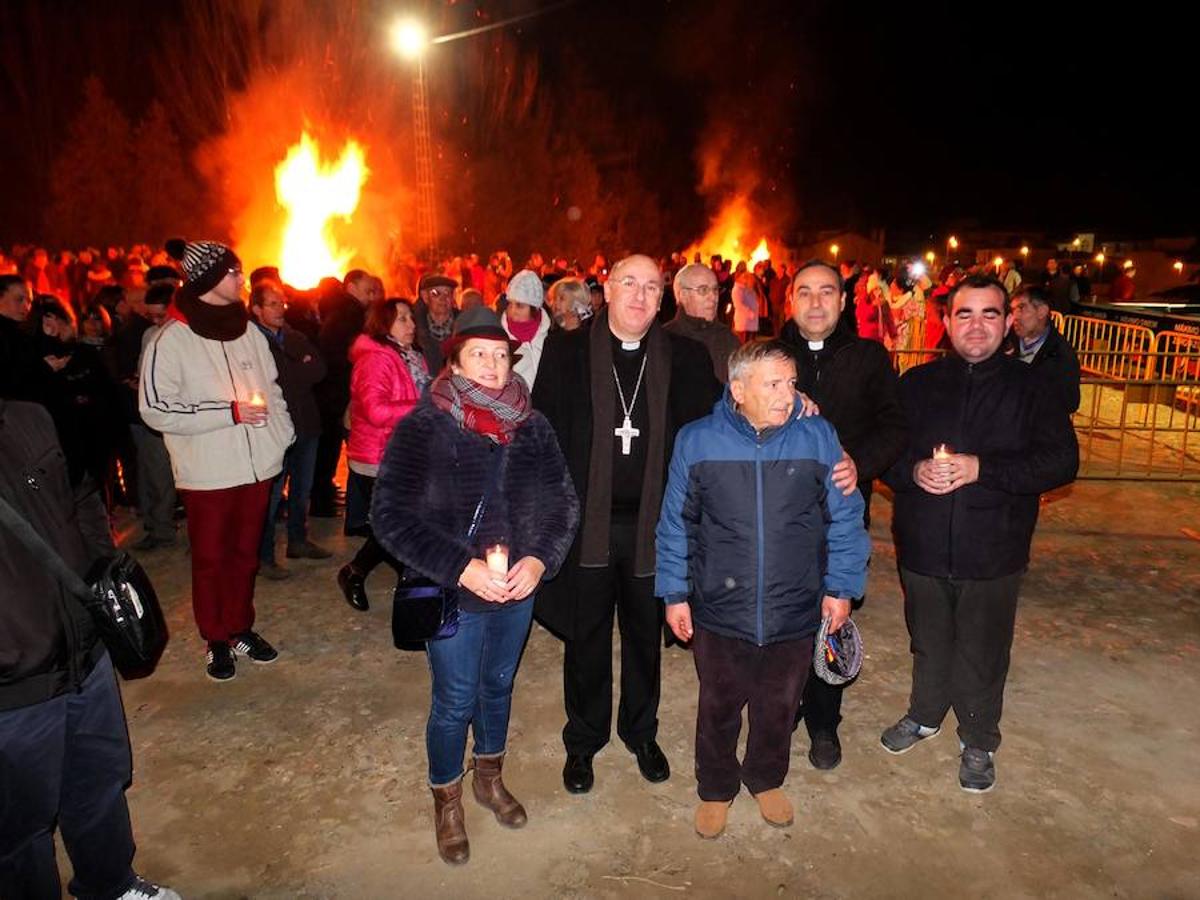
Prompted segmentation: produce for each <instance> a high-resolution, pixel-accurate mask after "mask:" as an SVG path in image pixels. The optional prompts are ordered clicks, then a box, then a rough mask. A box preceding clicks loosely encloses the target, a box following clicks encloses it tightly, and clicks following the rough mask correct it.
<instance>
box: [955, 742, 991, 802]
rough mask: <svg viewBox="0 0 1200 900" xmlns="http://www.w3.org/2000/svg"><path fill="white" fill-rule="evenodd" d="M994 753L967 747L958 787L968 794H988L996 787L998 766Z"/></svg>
mask: <svg viewBox="0 0 1200 900" xmlns="http://www.w3.org/2000/svg"><path fill="white" fill-rule="evenodd" d="M992 755H993V754H992V753H991V752H990V751H988V750H980V749H979V748H978V747H965V748H963V752H962V762H961V763H959V766H958V786H959V787H960V788H962V789H963V790H964V791H966V792H967V793H968V794H986V793H987V792H988V791H990V790H991V789H992V788H994V787H995V786H996V764H995V763H994V762H993V761H992Z"/></svg>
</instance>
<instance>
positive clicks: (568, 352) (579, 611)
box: [533, 255, 721, 794]
mask: <svg viewBox="0 0 1200 900" xmlns="http://www.w3.org/2000/svg"><path fill="white" fill-rule="evenodd" d="M662 293H663V275H662V272H661V271H660V270H659V268H658V265H657V264H656V263H655V262H654V260H652V259H650V258H649V257H646V256H640V255H638V256H631V257H628V258H627V259H624V260H621V261H620V262H619V263H617V265H615V266H613V269H612V273H611V274H610V276H609V279H608V281H607V282H606V283H605V285H604V295H605V297H606V298H607V300H608V306H607V307H606V308H605V309H604V310H602V311H601V312H600V313H599V315H597V316H596V318H595V319H594V320H593V321H592V322H591V323H590V324H585V325H584V326H583V327H582V328H579V329H577V330H575V331H557V332H554V333H552V334H551V335H550V337H549V338H548V339H547V341H546V345H545V351H544V352H543V355H542V362H541V365H540V367H539V369H538V373H539V374H538V379H537V385H536V386H535V389H534V393H533V403H534V406H536V407H537V408H538V409H539V410H541V411H542V412H543V413H544V414H545V416H546V418H547V419H549V420H550V424H551V425H553V426H554V431H555V433H556V434H557V436H558V443H559V446H560V447H561V448H562V451H563V455H564V456H565V457H566V460H567V466H568V468H569V469H570V471H571V478H572V480H573V481H574V483H575V488H576V490H577V491H578V492H579V497H580V504H581V508H582V510H583V514H582V518H581V524H580V528H579V533H578V535H577V536H576V539H575V542H574V544H573V546H572V548H571V552H570V554H569V555H568V557H567V562H566V563H565V565H564V566H563V569H562V572H561V573H560V574H559V576H558V577H557V578H555V579H554V580H553V581H549V582H547V583H546V585H545V586H544V588H543V590H542V591H541V592H540V593H539V594H538V596H537V601H536V607H535V609H536V615H537V616H538V619H539V621H541V622H542V624H543V625H545V626H546V627H547V628H549V629H550V630H551V631H553V632H554V633H555V634H557V635H558V636H559V637H561V638H562V639H563V640H564V642H565V644H566V648H565V653H564V660H563V667H564V672H563V681H564V699H565V703H566V712H567V725H566V727H565V728H564V729H563V743H564V745H565V746H566V751H567V762H566V766H565V767H564V769H563V784H564V785H565V786H566V788H567V790H568V791H570V792H571V793H575V794H582V793H586V792H587V791H589V790H591V788H592V784H593V781H594V778H593V773H592V757H593V756H594V755H595V754H596V753H597V752H598V751H599V750H600V749H601V748H602V747H603V746H604V745H605V744H607V743H608V741H609V738H610V736H611V730H612V690H613V683H612V631H613V615H614V610H615V612H616V614H617V616H618V620H619V627H620V632H621V701H620V707H619V711H618V714H617V735H618V737H620V738H621V740H622V741H623V742H624V743H625V745H626V747H628V748H629V750H630V751H631V752H632V753H634V755H635V756H636V757H637V762H638V768H639V769H640V770H641V773H642V775H643V777H645V778H646V779H647V780H648V781H651V782H658V781H665V780H666V779H667V778H669V777H670V773H671V770H670V765H669V764H668V762H667V758H666V757H665V756H664V755H663V752H662V750H661V749H660V748H659V746H658V743H657V740H656V738H657V736H658V699H659V687H660V680H659V663H660V656H661V651H662V647H661V643H660V640H661V635H662V626H663V609H662V604H660V603H658V602H657V601H656V600H655V599H654V579H653V576H654V565H655V556H654V529H655V526H656V524H657V522H658V514H659V508H660V506H661V504H662V496H663V487H664V484H665V481H666V470H667V463H668V462H669V460H670V458H671V451H672V448H673V445H674V440H675V433H676V432H677V431H678V430H679V428H681V427H682V426H683V425H686V424H687V423H688V422H690V421H692V420H693V419H698V418H700V417H701V416H703V415H707V414H708V412H709V410H710V409H711V408H712V405H713V404H714V403H715V402H716V400H717V397H719V396H720V393H721V386H720V384H719V382H718V381H717V379H716V378H715V377H714V375H713V367H712V361H711V360H710V358H709V356H708V353H707V351H706V350H705V349H704V347H703V346H702V345H701V344H698V343H697V342H696V341H693V340H690V339H688V338H684V337H679V336H678V335H674V334H671V333H669V332H666V331H664V330H663V327H662V326H661V325H660V324H658V322H657V321H656V319H655V316H656V315H657V313H658V304H659V301H660V300H661V299H662Z"/></svg>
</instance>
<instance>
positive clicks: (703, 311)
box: [663, 263, 741, 384]
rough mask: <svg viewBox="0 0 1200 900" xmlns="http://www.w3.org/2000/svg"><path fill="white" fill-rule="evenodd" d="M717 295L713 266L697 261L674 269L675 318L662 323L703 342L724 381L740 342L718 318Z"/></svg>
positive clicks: (716, 370)
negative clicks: (731, 357) (730, 361)
mask: <svg viewBox="0 0 1200 900" xmlns="http://www.w3.org/2000/svg"><path fill="white" fill-rule="evenodd" d="M718 295H719V288H718V287H717V276H716V275H714V274H713V270H712V269H710V268H709V267H708V266H702V265H699V264H696V263H692V264H689V265H686V266H684V267H683V268H682V269H680V270H679V271H678V272H676V273H675V297H676V301H677V303H678V306H677V310H676V313H675V318H673V319H671V321H669V322H667V324H666V325H664V326H663V327H664V328H665V329H666V330H667V331H669V332H672V333H674V334H678V335H681V336H683V337H686V338H691V339H692V340H693V341H699V342H700V343H701V344H703V345H704V346H705V348H706V349H707V350H708V355H709V356H711V357H712V364H713V374H714V375H716V376H717V380H718V381H720V382H721V384H725V383H726V382H727V381H729V356H730V354H732V353H733V351H734V350H736V349H737V348H738V347H739V346H741V345H740V344H739V343H738V339H737V338H736V337H735V336H734V334H733V332H732V331H730V330H729V328H728V326H726V325H725V324H724V323H723V322H718V321H717V297H718Z"/></svg>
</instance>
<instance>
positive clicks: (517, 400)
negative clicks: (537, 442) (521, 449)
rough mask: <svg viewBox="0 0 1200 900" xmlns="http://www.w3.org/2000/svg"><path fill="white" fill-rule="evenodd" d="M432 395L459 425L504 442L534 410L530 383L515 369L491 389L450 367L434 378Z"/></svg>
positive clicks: (510, 439)
mask: <svg viewBox="0 0 1200 900" xmlns="http://www.w3.org/2000/svg"><path fill="white" fill-rule="evenodd" d="M429 395H430V398H431V399H432V400H433V404H434V406H436V407H437V408H438V409H440V410H441V411H442V412H446V413H449V414H450V415H451V416H452V417H453V419H454V421H455V422H457V423H458V425H459V427H460V428H463V429H465V430H467V431H473V432H475V433H476V434H480V435H483V436H484V437H486V438H488V439H489V440H491V441H494V442H495V443H497V444H501V445H503V444H509V443H511V442H512V439H513V435H514V434H515V433H516V431H517V429H518V428H520V427H521V424H522V423H523V422H525V420H526V419H528V418H529V416H530V414H531V413H532V412H533V404H532V403H531V402H530V399H529V385H527V384H526V383H525V379H524V378H522V377H521V376H520V375H518V374H517V373H516V372H513V373H512V374H511V375H510V376H509V379H508V384H506V385H505V386H504V387H502V388H488V387H484V386H483V385H481V384H478V383H477V382H474V381H471V380H470V379H469V378H464V377H463V376H462V375H455V374H454V373H453V372H451V371H450V370H449V369H448V368H447V369H446V370H445V371H443V372H442V374H440V375H439V376H438V377H437V378H435V379H434V381H433V385H432V386H431V387H430V388H429Z"/></svg>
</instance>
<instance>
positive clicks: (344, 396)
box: [309, 269, 383, 519]
mask: <svg viewBox="0 0 1200 900" xmlns="http://www.w3.org/2000/svg"><path fill="white" fill-rule="evenodd" d="M343 285H344V287H345V292H344V293H341V294H336V295H334V296H332V297H331V298H330V301H331V302H330V303H329V305H328V306H327V307H323V308H322V309H321V335H320V340H319V341H318V348H319V349H320V351H321V359H323V360H324V361H325V366H326V374H325V377H324V378H323V379H321V381H320V382H319V383H318V384H317V386H316V388H315V394H316V398H317V406H318V407H319V408H320V410H321V437H320V440H319V441H318V442H317V460H316V463H315V464H314V467H313V484H312V504H311V508H310V510H309V512H310V514H311V515H314V516H318V517H320V518H325V519H330V518H333V517H334V516H336V515H337V485H336V484H335V483H334V481H333V476H334V473H335V472H337V466H338V459H339V458H340V457H341V455H342V441H344V440H345V439H346V426H345V424H344V419H345V415H346V407H347V406H349V405H350V371H351V368H352V367H351V365H350V345H351V344H353V343H354V339H355V338H356V337H358V336H359V335H360V334H362V330H363V323H364V322H366V320H367V308H368V307H369V306H370V305H371V304H372V303H378V302H379V301H380V300H382V299H383V289H382V287H381V285H380V282H379V281H378V280H377V279H375V278H374V277H372V276H371V274H370V273H368V272H364V271H363V270H362V269H352V270H350V271H349V272H347V273H346V278H345V279H344V281H343Z"/></svg>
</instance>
